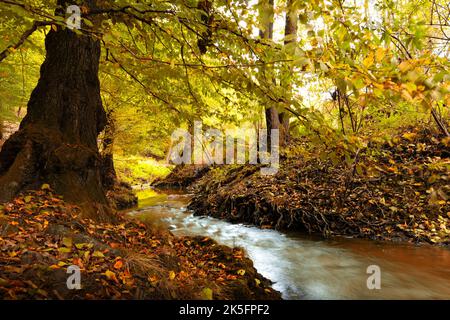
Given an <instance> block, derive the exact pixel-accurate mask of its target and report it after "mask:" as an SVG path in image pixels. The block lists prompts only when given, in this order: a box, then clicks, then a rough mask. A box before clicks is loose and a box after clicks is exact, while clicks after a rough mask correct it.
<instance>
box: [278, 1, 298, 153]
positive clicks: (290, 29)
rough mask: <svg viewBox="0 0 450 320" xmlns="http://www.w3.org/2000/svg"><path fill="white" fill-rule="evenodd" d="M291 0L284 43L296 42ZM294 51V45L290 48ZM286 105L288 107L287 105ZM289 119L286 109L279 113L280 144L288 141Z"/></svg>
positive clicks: (289, 86)
mask: <svg viewBox="0 0 450 320" xmlns="http://www.w3.org/2000/svg"><path fill="white" fill-rule="evenodd" d="M292 4H293V0H287V3H286V20H285V26H284V45H285V46H287V45H290V44H292V43H293V44H295V43H296V42H297V23H298V17H297V12H296V11H295V10H294V8H293V6H292ZM292 50H294V51H295V46H294V48H292ZM287 72H288V74H289V75H291V74H292V72H293V69H292V67H288V69H287ZM289 75H288V76H287V77H286V79H288V80H287V81H286V83H284V84H282V85H283V86H284V87H285V88H286V92H287V97H286V98H287V99H286V100H287V101H290V100H291V97H292V83H291V80H290V78H291V77H290V76H289ZM288 107H290V106H289V105H288ZM289 119H290V114H289V112H288V111H284V112H282V113H281V114H280V146H285V145H287V143H288V142H289Z"/></svg>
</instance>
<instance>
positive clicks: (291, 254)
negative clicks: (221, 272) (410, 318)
mask: <svg viewBox="0 0 450 320" xmlns="http://www.w3.org/2000/svg"><path fill="white" fill-rule="evenodd" d="M147 195H148V193H147ZM189 200H190V196H189V195H187V194H183V193H179V192H175V191H170V192H169V191H165V193H152V194H150V195H149V196H147V197H146V198H143V199H142V198H141V200H140V201H139V208H138V209H136V210H133V211H131V212H130V213H129V214H131V215H137V216H139V217H140V218H143V219H147V220H149V221H150V222H151V223H154V224H160V225H162V226H165V227H168V228H169V229H170V230H171V231H172V232H173V233H174V234H175V235H201V236H209V237H211V238H213V239H215V240H216V241H218V242H219V243H221V244H224V245H228V246H239V247H242V248H244V249H245V251H246V252H247V254H248V256H249V257H250V258H251V259H252V260H253V262H254V266H255V268H256V269H257V270H258V272H259V273H261V274H262V275H263V276H265V277H266V278H268V279H270V280H271V281H273V282H274V284H273V288H274V289H276V290H278V291H280V292H281V293H282V296H283V299H450V250H449V249H448V248H441V247H434V246H430V245H420V246H418V245H413V244H407V243H390V242H378V241H370V240H361V239H351V238H343V237H336V238H333V239H330V240H324V239H322V238H319V237H312V236H308V235H303V234H298V233H281V232H278V231H275V230H267V229H266V230H262V229H259V228H256V227H253V226H247V225H243V224H231V223H229V222H226V221H222V220H219V219H214V218H211V217H198V216H194V215H193V214H192V212H191V211H190V210H188V209H187V208H186V207H187V204H188V203H189ZM370 265H377V266H378V267H379V268H380V271H381V272H380V277H381V288H380V289H372V290H370V289H368V287H367V279H368V277H369V276H371V274H368V273H367V268H368V267H369V266H370Z"/></svg>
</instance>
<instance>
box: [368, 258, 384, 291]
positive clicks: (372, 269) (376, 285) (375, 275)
mask: <svg viewBox="0 0 450 320" xmlns="http://www.w3.org/2000/svg"><path fill="white" fill-rule="evenodd" d="M366 273H367V274H370V276H369V277H368V278H367V282H366V285H367V289H369V290H380V289H381V269H380V267H379V266H377V265H375V264H373V265H370V266H368V267H367V270H366Z"/></svg>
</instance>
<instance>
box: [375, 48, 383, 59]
mask: <svg viewBox="0 0 450 320" xmlns="http://www.w3.org/2000/svg"><path fill="white" fill-rule="evenodd" d="M384 54H385V53H384V49H383V48H378V49H377V51H376V53H375V58H376V59H377V62H380V61H381V60H383V58H384Z"/></svg>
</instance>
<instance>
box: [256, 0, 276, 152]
mask: <svg viewBox="0 0 450 320" xmlns="http://www.w3.org/2000/svg"><path fill="white" fill-rule="evenodd" d="M261 4H263V5H264V6H262V10H267V11H268V12H261V13H260V14H261V16H264V17H267V20H266V21H265V25H264V28H263V29H262V30H260V31H259V34H260V36H261V38H262V39H272V38H273V20H274V0H261ZM267 13H268V14H267ZM266 15H267V16H266ZM264 74H265V76H267V75H269V77H270V79H266V81H275V79H272V73H270V72H266V69H264ZM265 116H266V128H267V149H268V151H270V150H271V145H272V135H271V129H280V117H279V115H278V111H277V108H276V107H275V106H269V107H268V108H266V110H265Z"/></svg>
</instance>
